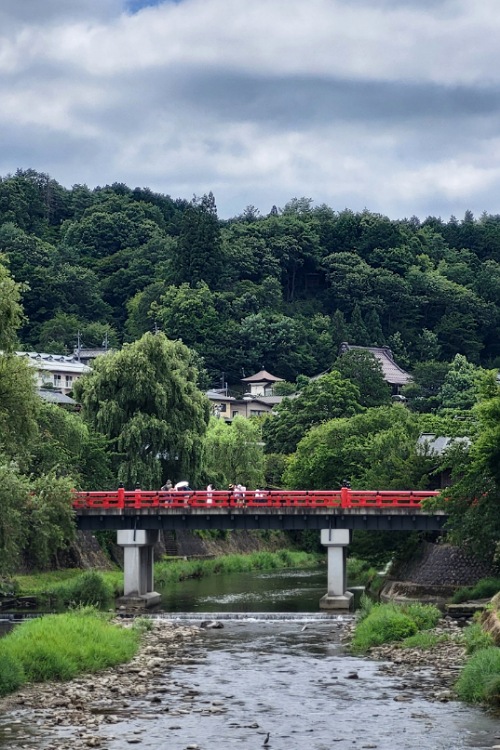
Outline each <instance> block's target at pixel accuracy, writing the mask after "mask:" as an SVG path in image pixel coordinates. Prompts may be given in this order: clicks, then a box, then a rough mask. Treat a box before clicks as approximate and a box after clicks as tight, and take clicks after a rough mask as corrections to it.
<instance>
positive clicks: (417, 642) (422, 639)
mask: <svg viewBox="0 0 500 750" xmlns="http://www.w3.org/2000/svg"><path fill="white" fill-rule="evenodd" d="M449 640H450V637H449V636H448V635H435V634H434V633H429V632H427V631H425V630H423V631H421V632H419V633H415V635H412V636H410V637H409V638H405V639H404V641H403V642H402V643H401V648H419V649H420V650H421V651H428V650H429V649H431V648H434V646H437V645H438V643H446V642H447V641H449Z"/></svg>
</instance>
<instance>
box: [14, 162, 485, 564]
mask: <svg viewBox="0 0 500 750" xmlns="http://www.w3.org/2000/svg"><path fill="white" fill-rule="evenodd" d="M0 291H1V294H0V349H1V350H2V351H1V353H0V476H1V479H2V481H1V482H0V507H1V511H2V512H1V513H0V574H2V572H6V571H7V572H8V571H9V570H12V568H13V567H15V565H17V564H18V563H19V561H21V560H23V559H24V561H25V562H26V561H27V562H28V563H31V564H34V565H37V566H39V567H43V566H46V565H49V564H51V562H53V560H54V556H55V555H56V554H57V553H58V551H59V550H60V549H63V548H64V547H65V545H67V544H68V542H69V541H70V540H71V536H72V533H73V526H72V523H71V508H70V497H71V496H70V488H71V487H76V486H81V487H85V488H87V489H104V488H107V487H116V486H117V484H118V482H119V481H123V482H124V483H125V484H126V486H128V487H133V486H134V485H135V484H137V483H138V484H140V486H141V487H143V488H144V489H148V488H155V487H159V486H160V484H161V483H162V482H163V481H164V480H165V479H166V478H167V477H169V478H171V479H172V480H174V481H178V480H180V479H186V478H187V479H189V480H190V482H191V485H192V486H194V487H201V486H204V485H205V484H206V483H208V482H212V483H213V484H214V485H215V486H217V487H226V486H227V484H228V483H229V482H242V483H244V484H245V485H247V486H248V487H250V488H255V487H258V486H262V485H264V484H265V485H268V486H278V487H282V486H288V487H301V488H303V489H307V488H311V489H315V488H323V489H329V488H332V489H336V488H338V487H339V486H341V485H342V484H343V483H344V482H346V481H348V482H350V483H351V485H352V486H353V487H354V488H364V489H379V488H386V489H390V488H400V489H405V488H406V489H418V488H420V489H426V488H429V487H431V486H433V484H435V483H436V477H437V476H438V475H439V472H440V471H441V470H442V469H446V470H447V471H449V470H451V471H452V473H453V477H454V482H455V483H454V486H453V488H452V490H449V491H447V499H446V500H443V501H440V502H443V503H446V506H445V507H446V508H447V510H448V512H449V514H450V519H451V520H450V535H451V536H450V538H451V539H452V540H454V541H456V542H458V543H460V544H463V545H465V546H467V547H469V548H472V549H473V550H474V551H476V552H477V553H480V554H482V555H484V556H485V557H486V558H487V559H488V560H489V561H490V562H492V563H495V562H498V561H499V560H500V513H499V512H498V510H499V507H500V474H499V470H498V466H499V458H500V428H499V427H498V425H499V424H500V389H499V386H498V382H497V379H496V375H497V369H496V368H497V367H498V365H499V364H500V343H499V340H498V335H497V332H498V327H499V322H500V321H499V312H500V216H490V215H483V216H481V217H480V218H479V219H474V217H473V216H472V215H470V214H466V215H465V217H464V218H463V219H462V220H460V221H458V220H456V219H454V218H451V219H450V220H449V221H448V222H443V221H442V220H441V219H437V218H432V217H430V218H427V219H425V220H424V221H419V220H418V219H416V218H411V219H404V220H399V221H394V220H390V219H388V218H386V217H384V216H381V215H379V214H372V213H370V212H368V211H364V212H362V213H353V212H351V211H349V210H342V211H340V212H336V211H334V210H332V209H330V208H328V207H327V206H320V207H318V208H313V207H312V205H311V201H310V200H309V199H305V198H302V199H293V200H291V201H290V202H289V203H288V204H287V205H286V206H284V207H283V208H282V209H279V210H278V209H276V208H273V209H272V211H271V212H270V214H269V215H267V216H260V215H259V213H258V211H256V210H255V209H254V208H253V207H248V208H247V209H245V211H244V212H243V214H242V215H241V216H238V217H235V218H234V219H230V220H224V221H221V220H219V218H218V216H217V211H216V206H215V201H214V198H213V196H212V195H211V194H210V195H208V196H204V197H202V198H200V199H198V198H195V199H193V200H192V201H190V202H188V201H185V200H177V199H172V198H170V197H168V196H164V195H160V194H156V193H153V192H151V191H150V190H147V189H142V188H141V189H139V188H136V189H130V188H128V187H127V186H125V185H122V184H114V185H111V186H106V187H103V188H96V189H94V190H90V189H89V188H87V187H86V186H82V185H75V186H74V187H73V188H71V189H66V188H64V187H62V186H61V185H59V184H58V183H57V182H56V181H55V180H52V179H51V178H50V177H48V176H47V175H44V174H40V173H36V172H34V171H19V172H17V173H16V174H15V175H13V176H7V177H5V178H3V179H2V180H0ZM78 333H80V335H81V339H82V343H83V345H85V346H100V345H101V343H102V341H103V339H104V338H106V339H107V341H108V342H109V344H110V345H111V346H112V347H113V348H114V349H115V350H116V351H115V352H114V353H111V354H108V355H107V356H106V357H102V358H98V359H97V360H96V361H95V363H94V365H93V372H92V373H91V374H90V375H87V376H85V377H83V378H81V379H80V380H79V381H78V382H77V383H76V385H75V394H74V395H75V396H76V398H77V399H78V401H79V402H80V404H81V406H82V410H81V412H80V413H78V414H75V413H70V412H66V411H64V410H62V409H60V408H59V407H57V406H54V405H51V404H47V403H45V402H42V401H41V399H40V398H39V397H38V396H37V394H36V392H35V388H34V383H33V377H32V374H31V372H30V371H29V366H28V365H27V364H26V362H25V360H24V359H20V358H19V357H16V356H15V355H14V354H13V352H14V351H15V349H19V348H21V347H22V348H25V349H30V350H42V351H48V352H53V353H65V352H71V351H73V349H74V347H75V345H76V343H77V334H78ZM345 340H347V341H349V342H351V343H353V344H357V345H385V344H387V345H388V346H390V348H391V349H392V351H393V352H394V355H395V358H396V360H397V361H398V363H399V364H401V365H402V366H403V367H406V368H407V369H409V370H410V372H411V373H412V374H413V378H414V380H413V382H412V383H411V384H409V385H408V386H406V388H405V395H406V396H407V399H408V400H407V402H406V404H405V405H402V404H393V403H391V398H390V391H389V389H388V387H387V385H386V383H385V381H384V380H383V377H382V373H381V370H380V366H379V365H378V363H377V361H376V360H375V359H374V358H373V357H372V356H371V355H370V354H367V353H366V352H363V351H350V352H348V353H347V354H344V355H343V356H342V357H340V358H337V354H338V347H339V344H340V343H341V342H342V341H345ZM262 367H265V368H266V369H267V370H269V371H271V372H273V373H274V374H275V375H278V376H280V377H282V378H284V379H285V380H286V381H288V383H287V382H285V383H283V384H281V387H282V389H283V390H284V392H288V393H291V392H292V391H297V393H298V396H296V397H295V398H293V399H285V400H284V401H283V402H282V403H281V404H280V405H279V406H278V407H277V408H276V410H275V412H274V413H273V414H271V415H268V416H266V417H264V418H255V419H254V418H252V419H249V420H245V419H243V418H235V419H234V420H233V422H232V424H231V425H226V424H225V423H224V421H223V420H217V419H216V418H215V417H214V416H211V414H210V405H209V402H208V400H207V399H206V397H205V396H204V395H203V390H204V389H206V388H207V387H208V386H209V385H219V384H220V383H221V382H228V383H229V384H230V385H233V386H238V385H239V383H240V379H241V377H242V375H243V374H245V375H248V374H250V373H252V372H254V371H256V370H259V369H261V368H262ZM319 373H326V374H324V375H323V376H322V377H320V378H317V379H313V380H309V377H308V376H312V375H317V374H319ZM422 432H428V433H433V434H437V435H445V436H448V437H467V439H468V440H470V441H471V446H470V449H468V448H467V446H466V445H465V444H464V443H457V444H455V445H452V446H451V448H450V450H449V451H448V452H447V454H446V455H444V456H436V455H435V454H433V453H432V452H431V451H427V450H426V449H423V450H422V449H421V448H419V447H418V443H417V440H418V436H419V434H420V433H422Z"/></svg>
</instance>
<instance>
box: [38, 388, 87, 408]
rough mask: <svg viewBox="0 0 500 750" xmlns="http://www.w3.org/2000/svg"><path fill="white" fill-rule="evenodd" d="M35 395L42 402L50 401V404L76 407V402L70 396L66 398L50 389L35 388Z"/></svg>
mask: <svg viewBox="0 0 500 750" xmlns="http://www.w3.org/2000/svg"><path fill="white" fill-rule="evenodd" d="M37 393H38V395H39V396H40V398H43V400H44V401H50V403H51V404H60V405H64V406H76V405H77V402H76V401H75V399H74V398H71V396H66V395H65V394H64V393H60V391H53V390H52V389H51V388H37Z"/></svg>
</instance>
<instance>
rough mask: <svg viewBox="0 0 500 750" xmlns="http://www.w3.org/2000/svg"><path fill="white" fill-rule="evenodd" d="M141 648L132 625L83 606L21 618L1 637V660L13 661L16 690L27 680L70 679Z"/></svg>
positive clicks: (125, 657)
mask: <svg viewBox="0 0 500 750" xmlns="http://www.w3.org/2000/svg"><path fill="white" fill-rule="evenodd" d="M137 648H138V633H137V631H135V630H134V629H133V628H128V629H124V628H119V627H117V626H116V625H111V624H110V623H109V622H107V620H106V619H103V618H102V617H100V616H97V615H96V614H95V613H94V612H93V611H92V610H81V611H75V612H69V613H67V614H64V615H48V616H45V617H41V618H37V619H35V620H29V621H27V622H24V623H22V624H21V625H19V626H18V627H17V628H15V629H14V630H13V631H12V632H11V633H9V635H7V636H6V637H5V638H3V639H2V640H1V641H0V663H6V664H8V665H9V664H10V674H11V685H12V689H16V687H18V686H19V683H20V682H24V681H25V680H27V681H29V682H42V681H46V680H68V679H71V678H73V677H75V676H76V675H77V674H80V673H81V672H97V671H100V670H102V669H106V668H107V667H111V666H114V665H116V664H120V663H122V662H125V661H129V660H130V659H131V658H132V657H133V656H134V654H135V653H136V651H137ZM2 675H3V670H2ZM12 677H13V678H14V680H13V682H12ZM16 682H17V684H15V683H16ZM0 684H2V683H0ZM3 687H4V690H5V689H6V688H7V687H8V685H5V684H4V685H3Z"/></svg>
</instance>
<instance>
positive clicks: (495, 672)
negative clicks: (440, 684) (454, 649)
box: [455, 646, 500, 706]
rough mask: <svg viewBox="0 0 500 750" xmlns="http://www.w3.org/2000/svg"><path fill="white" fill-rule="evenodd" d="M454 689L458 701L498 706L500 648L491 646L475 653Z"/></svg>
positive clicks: (499, 693) (499, 698) (499, 700)
mask: <svg viewBox="0 0 500 750" xmlns="http://www.w3.org/2000/svg"><path fill="white" fill-rule="evenodd" d="M455 688H456V691H457V694H458V697H459V698H460V700H463V701H466V702H467V703H490V704H492V705H495V706H498V705H500V648H496V647H493V646H492V647H489V648H482V649H479V650H478V651H475V652H474V653H473V654H472V656H471V658H470V659H469V661H468V662H467V663H466V665H465V666H464V668H463V670H462V673H461V675H460V677H459V679H458V681H457V684H456V686H455Z"/></svg>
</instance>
